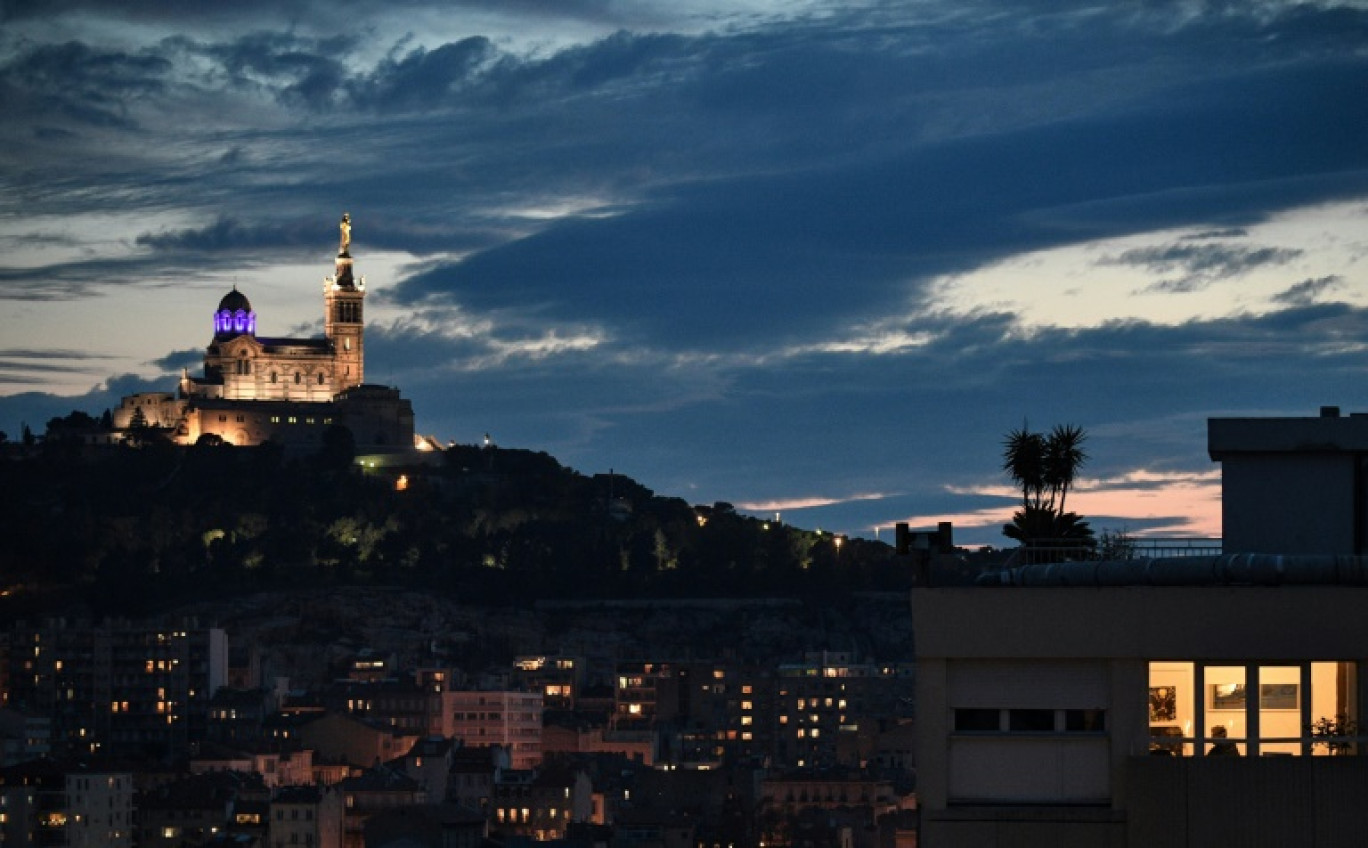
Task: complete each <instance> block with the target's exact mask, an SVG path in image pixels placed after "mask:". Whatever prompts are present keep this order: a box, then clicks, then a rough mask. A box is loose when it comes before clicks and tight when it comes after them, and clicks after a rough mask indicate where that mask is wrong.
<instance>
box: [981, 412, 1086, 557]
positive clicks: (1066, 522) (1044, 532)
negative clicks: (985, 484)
mask: <svg viewBox="0 0 1368 848" xmlns="http://www.w3.org/2000/svg"><path fill="white" fill-rule="evenodd" d="M1086 440H1087V433H1086V432H1085V431H1084V430H1083V428H1082V427H1078V426H1075V425H1072V424H1060V425H1056V426H1055V428H1054V429H1053V430H1051V431H1050V432H1049V433H1048V434H1045V433H1037V432H1033V431H1032V430H1031V429H1030V428H1029V427H1028V426H1027V425H1026V424H1025V423H1023V424H1022V426H1020V427H1018V428H1016V429H1014V430H1011V431H1010V432H1008V433H1007V436H1006V437H1005V438H1004V439H1003V446H1002V470H1003V471H1005V472H1007V474H1008V476H1010V477H1011V478H1012V482H1013V483H1015V484H1016V486H1017V488H1019V489H1020V490H1021V509H1019V510H1017V511H1016V513H1015V514H1013V516H1012V522H1011V523H1010V524H1007V525H1006V526H1004V527H1003V528H1002V534H1003V535H1004V536H1006V537H1007V538H1009V539H1015V540H1017V541H1018V542H1020V543H1022V544H1023V545H1025V546H1027V547H1078V546H1084V547H1092V546H1093V545H1094V544H1095V540H1094V539H1093V531H1092V528H1090V527H1089V526H1088V522H1086V521H1084V520H1082V519H1081V518H1080V517H1079V516H1078V515H1076V514H1075V513H1072V512H1068V511H1066V510H1065V503H1066V501H1067V500H1068V496H1069V489H1071V488H1072V487H1073V484H1074V480H1075V479H1076V478H1077V476H1078V471H1079V469H1080V468H1082V467H1083V465H1084V463H1086V462H1087V460H1088V454H1087V453H1086V452H1085V451H1084V450H1083V443H1084V442H1085V441H1086Z"/></svg>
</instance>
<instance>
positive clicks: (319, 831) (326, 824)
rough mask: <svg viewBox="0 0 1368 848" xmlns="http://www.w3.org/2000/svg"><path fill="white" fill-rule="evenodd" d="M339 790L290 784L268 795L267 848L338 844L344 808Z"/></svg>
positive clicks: (330, 847)
mask: <svg viewBox="0 0 1368 848" xmlns="http://www.w3.org/2000/svg"><path fill="white" fill-rule="evenodd" d="M342 798H343V796H342V792H341V791H340V790H338V789H333V788H326V787H321V786H290V787H287V788H285V789H282V790H280V791H279V792H277V793H276V795H275V797H274V798H272V799H271V803H270V808H269V811H268V813H267V815H268V817H269V824H268V825H267V839H268V843H267V844H268V845H269V846H270V848H296V847H297V846H301V845H311V846H314V848H342V847H343V845H344V844H345V834H344V830H343V828H344V822H345V819H346V810H345V808H344V806H343V800H342Z"/></svg>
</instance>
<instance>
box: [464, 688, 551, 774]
mask: <svg viewBox="0 0 1368 848" xmlns="http://www.w3.org/2000/svg"><path fill="white" fill-rule="evenodd" d="M444 697H445V699H446V705H447V709H449V710H451V735H452V736H454V737H455V738H457V739H460V740H461V741H462V742H463V743H464V744H465V745H466V747H478V748H490V747H501V748H504V749H506V750H507V751H508V753H509V761H510V764H511V766H512V767H513V768H515V769H532V768H536V767H537V766H538V765H541V761H542V745H541V733H542V695H541V693H540V692H507V691H483V690H477V691H458V692H447V693H444Z"/></svg>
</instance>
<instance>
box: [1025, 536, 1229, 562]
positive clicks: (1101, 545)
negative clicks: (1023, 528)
mask: <svg viewBox="0 0 1368 848" xmlns="http://www.w3.org/2000/svg"><path fill="white" fill-rule="evenodd" d="M1092 541H1093V543H1092V544H1090V545H1086V544H1082V543H1080V542H1079V541H1078V540H1077V539H1031V540H1028V541H1027V542H1026V543H1025V544H1023V545H1021V546H1020V547H1019V548H1017V549H1016V550H1015V551H1013V552H1012V556H1011V559H1010V560H1009V561H1008V566H1009V567H1015V566H1018V565H1037V564H1042V563H1051V562H1115V561H1120V560H1132V559H1156V558H1159V557H1189V556H1191V557H1196V556H1220V555H1221V554H1222V553H1223V547H1222V544H1221V540H1220V539H1217V538H1210V537H1199V536H1177V537H1149V536H1142V537H1127V536H1121V537H1104V538H1102V539H1094V540H1092Z"/></svg>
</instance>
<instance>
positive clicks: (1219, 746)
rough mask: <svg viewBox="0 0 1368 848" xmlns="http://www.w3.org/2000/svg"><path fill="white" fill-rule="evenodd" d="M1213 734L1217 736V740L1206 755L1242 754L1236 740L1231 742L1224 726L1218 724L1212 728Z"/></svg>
mask: <svg viewBox="0 0 1368 848" xmlns="http://www.w3.org/2000/svg"><path fill="white" fill-rule="evenodd" d="M1211 735H1212V736H1213V737H1215V738H1216V740H1217V741H1216V744H1214V745H1212V746H1211V749H1210V750H1208V751H1207V753H1206V755H1207V756H1208V757H1238V756H1240V749H1239V748H1238V747H1237V746H1236V745H1235V743H1234V742H1231V741H1230V740H1229V739H1227V738H1226V729H1225V728H1224V727H1222V726H1221V725H1219V724H1218V725H1216V726H1215V727H1213V728H1211Z"/></svg>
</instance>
